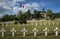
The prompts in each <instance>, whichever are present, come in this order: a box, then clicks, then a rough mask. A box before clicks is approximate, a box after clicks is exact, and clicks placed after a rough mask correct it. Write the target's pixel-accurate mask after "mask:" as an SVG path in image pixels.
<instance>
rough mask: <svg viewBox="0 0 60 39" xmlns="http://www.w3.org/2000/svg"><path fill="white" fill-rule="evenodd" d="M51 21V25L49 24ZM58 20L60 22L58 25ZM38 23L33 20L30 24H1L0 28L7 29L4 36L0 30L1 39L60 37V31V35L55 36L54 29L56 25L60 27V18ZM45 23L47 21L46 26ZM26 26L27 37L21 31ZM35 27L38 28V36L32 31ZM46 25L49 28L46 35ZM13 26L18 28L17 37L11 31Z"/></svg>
mask: <svg viewBox="0 0 60 39" xmlns="http://www.w3.org/2000/svg"><path fill="white" fill-rule="evenodd" d="M49 22H50V23H51V25H50V26H49ZM53 22H55V24H54V26H53ZM57 22H58V23H59V25H58V26H57ZM37 23H38V26H35V22H33V25H32V23H28V24H29V25H28V26H27V24H24V26H23V25H22V24H20V25H18V24H13V23H8V26H0V30H1V28H2V27H3V28H4V29H5V30H6V32H5V36H4V37H3V38H2V37H1V32H0V39H60V32H59V36H55V32H54V31H53V30H54V29H55V28H56V27H58V28H59V29H60V21H59V20H52V21H51V20H47V21H39V22H37ZM40 23H42V25H40ZM44 23H46V26H45V25H44ZM24 27H25V28H26V30H27V32H26V36H25V37H23V35H22V34H23V33H22V32H21V30H22V29H23V28H24ZM35 27H36V28H37V29H38V32H37V36H36V37H34V36H33V32H32V30H33V29H34V28H35ZM45 27H47V28H48V29H49V32H48V36H45V35H44V32H43V29H45ZM12 28H15V29H16V33H15V37H12V34H11V32H10V30H11V29H12Z"/></svg>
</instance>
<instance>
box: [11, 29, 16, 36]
mask: <svg viewBox="0 0 60 39" xmlns="http://www.w3.org/2000/svg"><path fill="white" fill-rule="evenodd" d="M11 32H12V37H14V34H15V32H16V30H15V29H14V28H13V29H12V30H11Z"/></svg>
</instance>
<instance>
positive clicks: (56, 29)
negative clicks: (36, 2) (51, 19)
mask: <svg viewBox="0 0 60 39" xmlns="http://www.w3.org/2000/svg"><path fill="white" fill-rule="evenodd" d="M54 31H55V35H56V36H58V31H60V30H59V29H58V27H56V28H55V29H54Z"/></svg>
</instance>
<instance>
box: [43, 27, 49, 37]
mask: <svg viewBox="0 0 60 39" xmlns="http://www.w3.org/2000/svg"><path fill="white" fill-rule="evenodd" d="M43 31H44V32H45V36H47V32H48V31H49V30H48V29H47V27H46V28H45V29H44V30H43Z"/></svg>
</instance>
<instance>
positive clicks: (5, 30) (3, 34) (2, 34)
mask: <svg viewBox="0 0 60 39" xmlns="http://www.w3.org/2000/svg"><path fill="white" fill-rule="evenodd" d="M0 32H2V37H4V32H6V30H4V28H2V30H0Z"/></svg>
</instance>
